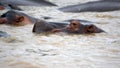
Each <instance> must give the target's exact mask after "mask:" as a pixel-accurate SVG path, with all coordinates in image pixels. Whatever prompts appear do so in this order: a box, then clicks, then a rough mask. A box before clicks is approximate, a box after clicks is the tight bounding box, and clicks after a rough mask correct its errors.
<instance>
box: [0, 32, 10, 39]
mask: <svg viewBox="0 0 120 68" xmlns="http://www.w3.org/2000/svg"><path fill="white" fill-rule="evenodd" d="M9 36H10V35H9V34H8V33H6V32H4V31H0V37H5V38H6V37H9Z"/></svg>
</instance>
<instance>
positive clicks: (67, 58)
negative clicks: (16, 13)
mask: <svg viewBox="0 0 120 68" xmlns="http://www.w3.org/2000/svg"><path fill="white" fill-rule="evenodd" d="M50 1H53V2H54V3H56V4H58V5H59V7H61V6H65V5H67V4H76V3H79V0H75V1H74V2H72V1H69V0H66V2H65V0H58V1H54V0H50ZM67 2H68V3H67ZM81 2H87V0H84V1H83V0H81ZM21 8H22V9H24V10H25V11H23V12H25V13H27V14H29V15H31V16H34V17H36V18H41V17H42V16H51V17H53V19H50V20H47V21H56V22H57V21H62V20H67V19H71V18H72V19H83V20H88V21H93V22H96V23H93V24H95V25H96V26H98V27H99V28H101V29H103V30H105V31H106V32H105V33H99V34H91V35H67V34H63V33H56V34H50V35H45V34H40V35H36V34H33V33H32V32H31V31H32V28H33V24H30V25H26V26H21V27H13V26H8V25H0V30H2V31H6V32H7V33H9V34H11V37H9V38H0V67H2V68H120V11H112V12H101V13H100V12H99V13H98V12H94V13H92V12H85V13H84V12H83V13H63V12H60V11H58V10H56V8H58V7H23V6H21ZM2 12H3V11H1V14H2Z"/></svg>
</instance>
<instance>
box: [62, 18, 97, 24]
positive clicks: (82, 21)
mask: <svg viewBox="0 0 120 68" xmlns="http://www.w3.org/2000/svg"><path fill="white" fill-rule="evenodd" d="M73 20H77V21H79V22H80V23H84V24H91V23H96V22H92V21H88V20H81V19H69V20H64V21H63V22H65V23H69V22H71V21H73Z"/></svg>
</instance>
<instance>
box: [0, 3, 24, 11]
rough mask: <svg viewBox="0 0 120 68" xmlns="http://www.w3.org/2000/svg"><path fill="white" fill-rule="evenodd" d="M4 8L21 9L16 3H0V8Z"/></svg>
mask: <svg viewBox="0 0 120 68" xmlns="http://www.w3.org/2000/svg"><path fill="white" fill-rule="evenodd" d="M4 9H12V10H22V9H21V8H19V7H18V6H17V5H13V4H4V3H0V10H4Z"/></svg>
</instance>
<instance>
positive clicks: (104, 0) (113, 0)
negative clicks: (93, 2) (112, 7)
mask: <svg viewBox="0 0 120 68" xmlns="http://www.w3.org/2000/svg"><path fill="white" fill-rule="evenodd" d="M100 1H117V2H118V1H119V2H120V0H100Z"/></svg>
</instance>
